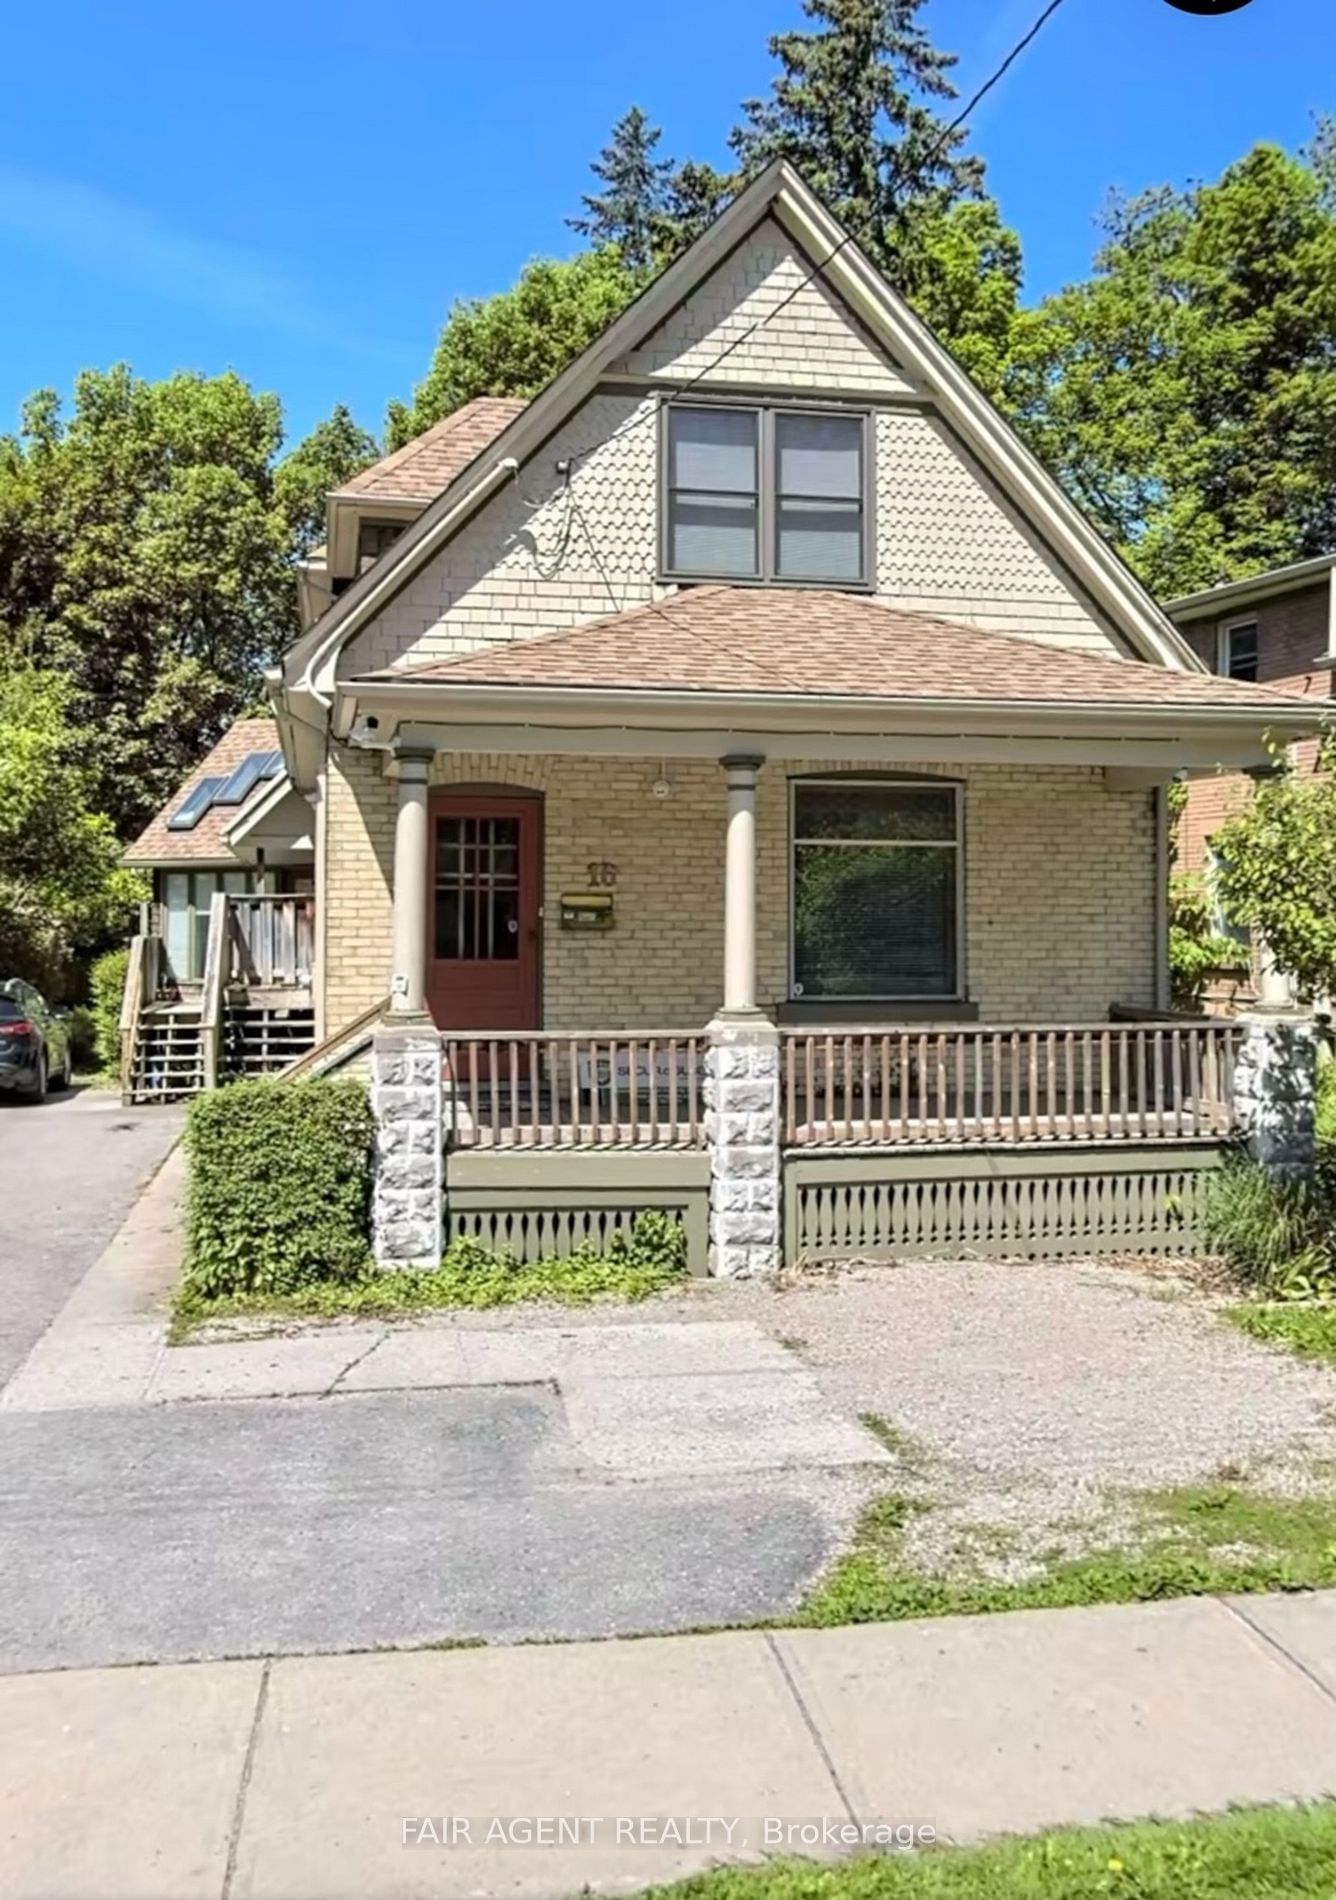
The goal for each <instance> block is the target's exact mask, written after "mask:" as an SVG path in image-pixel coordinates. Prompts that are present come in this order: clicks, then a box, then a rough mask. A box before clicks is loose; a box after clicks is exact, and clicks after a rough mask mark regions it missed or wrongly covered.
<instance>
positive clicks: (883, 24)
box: [730, 0, 983, 294]
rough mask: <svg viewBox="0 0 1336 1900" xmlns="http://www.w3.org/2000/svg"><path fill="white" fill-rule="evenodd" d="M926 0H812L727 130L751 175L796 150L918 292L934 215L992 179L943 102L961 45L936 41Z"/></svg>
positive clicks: (818, 186)
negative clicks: (766, 88)
mask: <svg viewBox="0 0 1336 1900" xmlns="http://www.w3.org/2000/svg"><path fill="white" fill-rule="evenodd" d="M922 4H923V0H803V12H804V14H805V15H806V16H807V18H808V19H809V20H810V21H812V22H813V23H814V30H812V31H808V32H794V33H780V34H777V35H776V36H775V37H774V38H773V39H772V40H771V41H770V52H771V54H772V56H773V57H774V58H775V59H777V60H778V61H779V66H780V70H779V72H778V73H777V74H776V76H775V78H774V79H773V81H772V82H771V90H770V96H769V98H767V99H749V100H747V101H746V102H745V104H744V106H743V112H744V114H745V121H744V123H743V124H742V125H740V126H738V127H737V128H736V129H735V130H734V132H733V134H732V138H731V140H730V144H731V145H732V148H733V151H734V152H735V153H736V155H737V158H738V161H739V164H740V166H741V168H742V170H743V172H744V173H745V174H746V175H747V176H752V175H754V174H755V173H756V172H758V171H760V170H762V169H763V167H764V166H766V165H768V164H769V163H770V162H771V160H772V159H776V158H787V159H788V160H789V161H790V162H791V163H792V164H793V165H795V166H796V167H797V169H798V170H799V171H800V172H801V173H802V175H803V177H804V178H805V179H806V180H807V182H808V184H809V185H811V186H812V188H813V190H815V191H817V192H818V193H819V194H820V195H821V197H822V198H824V199H825V201H826V203H827V204H828V205H829V206H830V208H831V210H832V211H833V212H834V213H835V215H836V216H837V217H838V218H839V219H840V221H841V222H842V223H843V224H844V225H845V226H846V227H847V229H848V230H850V231H851V232H852V233H853V235H854V237H855V238H857V240H858V242H859V243H860V244H861V245H862V247H863V248H864V250H866V251H867V253H868V255H869V256H870V257H871V258H872V260H873V262H874V263H875V264H876V265H877V266H878V268H879V269H880V270H882V271H883V272H884V273H885V274H886V276H887V277H889V278H890V280H891V282H892V283H894V284H896V285H897V286H898V287H899V288H900V289H902V290H904V291H906V292H907V293H910V294H912V293H913V291H914V290H915V288H916V287H917V283H918V271H917V254H918V249H919V235H920V228H921V226H922V224H923V221H924V219H925V218H930V217H940V215H941V214H942V213H943V212H945V211H946V210H947V209H948V208H949V207H950V206H951V205H952V204H953V203H955V201H956V200H957V199H959V198H962V197H975V196H978V195H979V194H980V193H981V191H982V189H983V165H982V163H981V161H980V160H979V159H977V158H971V157H968V156H965V155H964V154H963V153H962V151H961V147H962V146H963V144H964V141H965V133H964V131H963V129H960V130H955V131H951V130H949V129H948V124H947V122H946V121H945V120H944V119H942V118H941V117H939V115H938V113H937V112H936V111H935V110H934V106H935V104H937V103H941V102H948V101H950V100H952V99H954V98H955V96H956V90H955V87H954V86H953V85H952V83H951V79H950V73H951V69H952V68H953V67H954V65H955V63H956V59H955V55H954V54H953V53H944V52H941V51H940V50H939V49H938V48H937V47H935V46H934V45H933V44H932V42H931V40H930V39H929V38H928V36H927V34H926V33H925V32H924V30H923V28H922V26H921V25H920V24H919V20H918V13H919V9H920V7H921V6H922Z"/></svg>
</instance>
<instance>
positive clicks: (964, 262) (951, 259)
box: [910, 198, 1021, 401]
mask: <svg viewBox="0 0 1336 1900" xmlns="http://www.w3.org/2000/svg"><path fill="white" fill-rule="evenodd" d="M1020 292H1021V243H1020V239H1019V238H1018V237H1017V235H1016V233H1015V232H1014V231H1011V230H1009V229H1008V228H1007V227H1006V225H1004V224H1003V222H1002V219H1001V215H1000V213H999V211H998V208H997V205H996V204H995V203H994V201H993V200H992V199H991V198H977V199H976V198H965V199H961V200H960V201H959V202H958V203H956V204H953V205H949V206H948V207H947V208H946V209H945V210H939V211H933V212H931V213H928V214H927V215H925V217H924V218H923V220H922V222H921V223H920V226H919V230H918V250H917V256H916V260H915V266H914V287H913V290H912V291H911V293H910V301H911V303H912V304H913V306H914V308H915V310H916V311H917V312H918V314H919V316H921V317H922V318H923V320H924V322H925V323H926V324H927V325H928V327H929V328H930V329H931V330H932V332H933V334H934V335H935V336H936V337H938V338H939V340H940V341H941V342H943V343H945V344H946V345H947V346H948V347H949V348H950V350H951V351H952V353H953V354H954V356H955V357H956V359H957V361H958V362H959V363H960V364H961V365H962V367H963V368H965V369H966V370H968V371H969V373H970V375H971V376H972V377H973V378H974V381H975V382H976V383H977V384H978V385H979V387H980V388H981V389H982V390H983V392H984V394H985V395H987V396H989V397H991V398H992V399H993V400H994V401H997V400H998V399H999V398H1000V397H1001V396H1002V395H1003V393H1004V391H1005V387H1006V376H1007V370H1008V368H1009V365H1010V363H1011V351H1012V336H1013V331H1014V328H1015V324H1016V318H1017V313H1018V310H1019V307H1020Z"/></svg>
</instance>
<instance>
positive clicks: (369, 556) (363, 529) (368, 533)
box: [357, 521, 408, 574]
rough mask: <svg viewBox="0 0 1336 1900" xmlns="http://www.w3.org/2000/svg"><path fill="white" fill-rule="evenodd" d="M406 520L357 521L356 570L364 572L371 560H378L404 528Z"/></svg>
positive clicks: (406, 524)
mask: <svg viewBox="0 0 1336 1900" xmlns="http://www.w3.org/2000/svg"><path fill="white" fill-rule="evenodd" d="M407 526H408V523H407V522H406V521H359V522H358V524H357V571H358V573H359V574H365V573H366V571H367V569H368V568H369V567H370V566H371V563H372V562H373V561H378V560H379V559H380V557H381V555H382V554H384V553H385V551H386V549H387V548H392V547H393V546H394V544H395V542H396V541H397V540H398V539H399V536H400V535H401V534H402V533H403V531H404V529H405V528H406V527H407Z"/></svg>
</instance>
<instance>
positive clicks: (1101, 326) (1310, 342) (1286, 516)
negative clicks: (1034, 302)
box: [1003, 145, 1336, 595]
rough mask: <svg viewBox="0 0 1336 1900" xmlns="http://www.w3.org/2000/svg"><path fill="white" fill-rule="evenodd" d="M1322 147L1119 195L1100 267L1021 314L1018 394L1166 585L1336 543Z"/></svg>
mask: <svg viewBox="0 0 1336 1900" xmlns="http://www.w3.org/2000/svg"><path fill="white" fill-rule="evenodd" d="M1321 163H1322V161H1321V154H1320V153H1313V154H1310V155H1309V156H1307V157H1294V156H1292V155H1290V154H1287V153H1285V152H1283V151H1281V150H1279V149H1278V148H1277V147H1275V146H1272V145H1259V146H1257V147H1255V148H1254V149H1253V150H1252V151H1251V152H1249V153H1248V154H1247V155H1246V156H1245V157H1244V158H1242V159H1240V160H1239V161H1238V163H1237V164H1234V165H1231V166H1230V167H1229V169H1228V170H1227V171H1226V172H1225V173H1224V175H1223V177H1221V178H1220V179H1219V180H1218V181H1216V182H1215V183H1214V184H1207V185H1194V186H1191V187H1190V188H1188V189H1187V190H1185V191H1176V190H1172V189H1170V188H1169V187H1161V188H1159V189H1157V190H1154V191H1149V192H1146V193H1144V194H1142V195H1141V196H1139V197H1136V198H1133V199H1130V200H1123V199H1119V200H1115V201H1114V202H1113V204H1112V205H1111V207H1110V209H1109V212H1108V214H1107V217H1106V221H1105V230H1106V240H1107V241H1106V243H1105V244H1104V246H1103V248H1102V250H1101V251H1100V253H1099V256H1098V258H1097V260H1096V271H1095V275H1094V277H1093V278H1092V279H1091V281H1090V282H1088V283H1084V284H1079V285H1076V286H1074V287H1072V288H1070V289H1067V290H1064V291H1062V292H1060V293H1059V294H1058V295H1057V296H1055V297H1052V298H1049V299H1048V300H1047V301H1046V302H1045V303H1044V304H1042V305H1041V306H1040V307H1039V309H1038V310H1037V311H1033V312H1030V313H1027V314H1025V315H1023V316H1022V317H1021V318H1019V319H1018V321H1017V322H1016V324H1015V326H1014V329H1013V334H1012V339H1011V360H1010V362H1009V364H1008V366H1007V369H1006V373H1005V376H1004V379H1003V386H1004V400H1005V402H1006V405H1007V407H1008V408H1009V409H1010V410H1011V412H1012V414H1013V415H1014V416H1015V417H1016V419H1017V421H1018V422H1019V424H1020V426H1021V427H1022V429H1023V431H1024V432H1025V434H1026V435H1027V436H1028V438H1029V440H1030V442H1031V443H1032V445H1033V446H1034V448H1035V449H1036V451H1037V452H1038V454H1039V455H1040V456H1041V457H1042V459H1043V460H1044V461H1045V462H1046V463H1047V464H1048V465H1049V467H1050V468H1052V469H1053V470H1054V471H1055V473H1056V474H1057V475H1058V477H1059V479H1060V480H1061V481H1062V482H1063V484H1064V486H1065V487H1066V488H1067V490H1068V492H1069V493H1070V494H1071V495H1073V496H1074V497H1075V498H1076V499H1077V500H1078V501H1079V502H1080V503H1081V504H1082V505H1083V506H1084V507H1085V508H1086V509H1087V510H1088V511H1089V512H1090V513H1091V514H1092V515H1093V516H1094V518H1095V519H1096V521H1097V522H1098V523H1099V525H1100V526H1101V528H1102V529H1103V530H1104V532H1105V533H1106V534H1107V535H1108V537H1109V538H1110V539H1111V540H1112V541H1113V542H1114V543H1115V544H1116V545H1117V546H1118V547H1119V549H1120V550H1121V551H1122V553H1123V554H1124V555H1125V556H1126V558H1127V559H1128V560H1130V561H1131V562H1132V563H1133V564H1134V565H1135V566H1136V568H1137V569H1138V571H1139V572H1140V573H1141V575H1142V577H1143V579H1145V580H1146V581H1147V582H1148V583H1149V585H1150V586H1151V587H1152V588H1153V589H1155V590H1156V591H1158V592H1159V593H1161V594H1165V595H1173V594H1177V593H1185V592H1188V591H1191V590H1193V589H1196V588H1200V587H1205V586H1209V585H1211V584H1212V583H1213V582H1215V581H1218V580H1228V579H1234V578H1237V577H1239V576H1241V575H1245V574H1249V573H1253V572H1256V571H1257V570H1258V569H1259V568H1265V567H1270V566H1274V565H1277V564H1280V563H1283V562H1286V561H1293V560H1299V559H1302V558H1303V557H1305V556H1307V555H1311V554H1318V553H1323V552H1325V551H1327V550H1328V549H1330V548H1331V547H1333V546H1334V545H1336V346H1334V345H1333V338H1334V337H1336V214H1334V212H1333V208H1332V204H1331V201H1330V200H1331V192H1330V180H1329V179H1326V180H1324V176H1323V173H1322V170H1321Z"/></svg>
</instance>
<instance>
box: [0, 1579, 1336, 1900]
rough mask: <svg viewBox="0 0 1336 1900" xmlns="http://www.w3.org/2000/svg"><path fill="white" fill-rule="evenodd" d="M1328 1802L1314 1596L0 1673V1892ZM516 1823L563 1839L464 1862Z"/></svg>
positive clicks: (708, 1851)
mask: <svg viewBox="0 0 1336 1900" xmlns="http://www.w3.org/2000/svg"><path fill="white" fill-rule="evenodd" d="M1333 1790H1336V1592H1329V1593H1326V1594H1324V1595H1318V1596H1309V1597H1290V1598H1274V1597H1273V1598H1250V1599H1232V1600H1229V1601H1223V1600H1218V1599H1214V1598H1202V1599H1194V1600H1186V1601H1180V1602H1175V1603H1156V1604H1142V1605H1135V1606H1129V1607H1126V1608H1105V1609H1092V1610H1061V1611H1034V1612H1024V1613H1021V1614H1018V1615H1012V1616H996V1617H973V1618H959V1619H943V1620H940V1621H934V1622H922V1623H902V1624H893V1625H882V1626H876V1627H868V1628H861V1629H849V1630H830V1631H801V1632H788V1631H782V1632H781V1631H777V1632H774V1633H773V1634H769V1633H765V1632H736V1633H728V1634H721V1635H717V1636H686V1637H676V1638H664V1639H654V1640H647V1641H643V1642H630V1643H628V1642H617V1643H599V1644H570V1645H566V1646H560V1647H526V1648H518V1649H477V1650H467V1651H453V1652H442V1651H423V1652H416V1653H384V1654H375V1655H354V1656H343V1657H313V1658H294V1659H288V1660H281V1661H277V1662H272V1663H266V1662H262V1661H257V1662H236V1663H201V1664H194V1665H185V1666H179V1667H157V1668H146V1669H114V1670H96V1671H86V1672H83V1671H80V1672H74V1671H71V1672H65V1673H55V1674H47V1675H35V1676H31V1675H30V1676H11V1677H8V1678H5V1679H3V1680H0V1892H3V1893H4V1894H5V1895H7V1896H8V1897H9V1900H37V1896H43V1897H49V1896H57V1895H58V1896H60V1897H61V1900H80V1897H82V1896H87V1897H88V1900H130V1897H131V1896H133V1897H134V1900H149V1896H159V1895H160V1896H163V1897H164V1900H194V1897H195V1896H200V1897H201V1900H203V1897H204V1896H208V1897H209V1900H241V1897H242V1896H249V1897H250V1900H280V1897H281V1900H306V1897H308V1896H310V1895H313V1894H319V1895H321V1896H322V1900H340V1897H341V1896H347V1897H348V1900H381V1897H382V1896H395V1900H398V1897H399V1896H417V1895H421V1896H424V1900H425V1897H426V1896H432V1900H440V1897H441V1896H454V1895H458V1896H461V1900H462V1897H463V1896H486V1895H493V1894H495V1895H498V1896H499V1895H501V1894H506V1895H537V1896H560V1895H567V1894H573V1893H575V1892H577V1891H578V1890H579V1889H580V1888H581V1887H583V1886H585V1885H589V1886H591V1887H593V1888H595V1889H598V1890H602V1891H610V1892H622V1891H627V1890H629V1889H633V1888H636V1887H640V1886H645V1885H648V1884H650V1883H652V1882H654V1881H660V1880H666V1879H671V1878H673V1877H675V1876H678V1875H681V1874H685V1873H688V1872H691V1871H693V1870H695V1869H699V1868H701V1867H705V1866H708V1865H710V1864H712V1863H713V1862H717V1861H721V1860H739V1859H748V1860H752V1859H757V1858H760V1857H761V1856H762V1855H763V1854H764V1853H765V1852H766V1851H771V1852H774V1851H778V1850H779V1848H780V1846H781V1843H782V1840H783V1839H784V1838H785V1837H787V1839H788V1841H789V1842H790V1843H791V1845H792V1846H793V1848H794V1849H795V1850H797V1851H807V1852H818V1853H821V1852H824V1853H827V1854H829V1853H833V1852H837V1851H841V1850H840V1849H839V1847H838V1846H836V1845H834V1844H827V1845H826V1846H825V1847H824V1848H821V1847H816V1846H814V1845H813V1844H812V1839H811V1836H810V1835H809V1834H805V1833H803V1832H802V1831H799V1832H796V1833H795V1832H792V1831H791V1830H789V1829H786V1828H785V1825H784V1824H786V1823H788V1824H792V1825H793V1826H794V1827H796V1826H798V1824H802V1823H806V1824H808V1826H809V1828H817V1829H819V1828H820V1827H821V1825H822V1824H823V1823H829V1825H830V1827H831V1828H833V1829H836V1830H839V1829H849V1830H857V1829H860V1828H868V1827H870V1826H874V1825H876V1824H884V1825H887V1826H902V1827H905V1826H909V1827H917V1828H919V1829H932V1830H934V1831H935V1833H936V1835H937V1837H938V1838H953V1839H956V1840H966V1839H970V1838H974V1837H978V1836H981V1835H985V1834H989V1833H996V1832H1001V1831H1007V1832H1011V1831H1020V1830H1027V1829H1034V1828H1039V1827H1043V1826H1046V1825H1050V1824H1055V1823H1061V1822H1076V1821H1094V1820H1098V1819H1101V1818H1105V1817H1120V1818H1125V1817H1132V1816H1141V1815H1150V1814H1159V1815H1179V1814H1186V1813H1190V1812H1193V1811H1198V1810H1206V1811H1209V1810H1218V1809H1222V1808H1224V1807H1225V1806H1227V1805H1228V1804H1230V1803H1236V1802H1266V1801H1278V1800H1285V1799H1312V1798H1317V1797H1320V1796H1322V1795H1324V1794H1327V1793H1330V1792H1332V1791H1333ZM540 1817H541V1818H542V1819H543V1820H544V1821H545V1822H546V1824H547V1826H548V1827H549V1829H554V1828H555V1827H556V1825H557V1823H559V1822H561V1823H565V1824H566V1825H565V1828H564V1832H565V1834H566V1836H567V1837H569V1836H571V1835H578V1836H579V1838H578V1839H570V1838H567V1839H566V1840H565V1843H564V1844H546V1845H545V1844H491V1845H489V1844H488V1840H487V1836H488V1833H489V1831H490V1832H495V1831H496V1830H495V1829H494V1828H493V1827H492V1825H491V1824H493V1823H495V1822H502V1823H505V1824H506V1832H507V1833H508V1834H509V1835H510V1837H511V1839H512V1840H514V1839H515V1838H516V1837H518V1836H521V1835H524V1834H525V1833H526V1832H528V1833H532V1832H533V1831H534V1830H535V1829H536V1826H537V1823H538V1821H539V1819H540ZM618 1822H620V1823H621V1826H620V1828H619V1826H618ZM452 1823H453V1825H454V1828H455V1842H454V1844H453V1845H439V1844H437V1843H438V1842H440V1841H442V1840H447V1839H448V1838H449V1830H450V1828H451V1825H452ZM767 1823H769V1826H768V1827H767ZM633 1831H634V1833H635V1834H637V1835H639V1836H640V1837H641V1838H640V1839H638V1840H633V1839H628V1838H627V1836H628V1835H629V1834H631V1833H632V1832H633ZM674 1833H676V1834H681V1835H685V1834H688V1833H689V1834H690V1836H691V1838H690V1839H689V1840H676V1841H675V1840H673V1839H672V1838H671V1836H672V1835H673V1834H674ZM406 1836H407V1837H408V1838H409V1839H410V1840H412V1841H417V1842H420V1843H424V1844H406V1839H405V1837H406ZM665 1836H666V1837H667V1838H664V1837H665ZM653 1837H658V1838H657V1844H646V1842H647V1841H648V1840H649V1839H651V1838H653ZM844 1851H847V1848H846V1849H845V1850H844Z"/></svg>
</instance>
